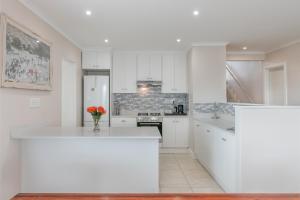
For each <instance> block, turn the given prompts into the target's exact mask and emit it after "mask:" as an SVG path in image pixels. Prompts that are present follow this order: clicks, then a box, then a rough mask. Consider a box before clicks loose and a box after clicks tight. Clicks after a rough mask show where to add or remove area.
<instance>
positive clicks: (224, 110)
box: [193, 103, 235, 116]
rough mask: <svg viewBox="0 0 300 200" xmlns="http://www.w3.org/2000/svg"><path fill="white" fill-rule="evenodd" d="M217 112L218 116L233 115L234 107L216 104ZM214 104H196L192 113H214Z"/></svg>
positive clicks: (227, 104) (226, 104)
mask: <svg viewBox="0 0 300 200" xmlns="http://www.w3.org/2000/svg"><path fill="white" fill-rule="evenodd" d="M216 108H217V112H218V113H220V114H229V115H231V116H234V115H235V111H234V106H233V104H230V103H216ZM216 108H215V103H196V104H193V112H197V113H214V112H215V109H216Z"/></svg>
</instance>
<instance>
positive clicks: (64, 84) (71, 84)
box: [61, 60, 78, 127]
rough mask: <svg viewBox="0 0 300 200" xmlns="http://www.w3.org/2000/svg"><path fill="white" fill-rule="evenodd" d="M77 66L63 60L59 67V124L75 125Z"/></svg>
mask: <svg viewBox="0 0 300 200" xmlns="http://www.w3.org/2000/svg"><path fill="white" fill-rule="evenodd" d="M77 85H78V84H77V66H76V63H74V62H70V61H67V60H63V62H62V68H61V125H62V126H67V127H75V126H76V124H77V123H76V122H77V112H76V111H77V106H76V104H77V102H76V99H77V93H76V88H77V87H76V86H77Z"/></svg>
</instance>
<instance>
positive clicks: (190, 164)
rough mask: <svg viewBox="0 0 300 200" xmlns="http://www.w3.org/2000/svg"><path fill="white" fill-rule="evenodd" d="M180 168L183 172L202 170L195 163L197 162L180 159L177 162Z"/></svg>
mask: <svg viewBox="0 0 300 200" xmlns="http://www.w3.org/2000/svg"><path fill="white" fill-rule="evenodd" d="M177 161H178V163H179V165H180V167H181V168H182V169H183V170H193V169H199V170H203V167H202V166H201V165H200V164H199V163H198V162H197V160H194V159H180V160H177Z"/></svg>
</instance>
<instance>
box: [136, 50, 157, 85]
mask: <svg viewBox="0 0 300 200" xmlns="http://www.w3.org/2000/svg"><path fill="white" fill-rule="evenodd" d="M161 65H162V56H161V55H160V54H150V53H140V54H138V55H137V80H138V81H161Z"/></svg>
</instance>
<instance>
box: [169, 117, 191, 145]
mask: <svg viewBox="0 0 300 200" xmlns="http://www.w3.org/2000/svg"><path fill="white" fill-rule="evenodd" d="M173 121H174V123H175V142H176V147H184V148H185V147H188V146H189V143H188V141H189V123H188V118H175V119H174V120H173Z"/></svg>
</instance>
